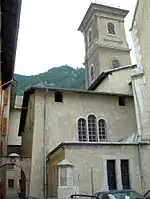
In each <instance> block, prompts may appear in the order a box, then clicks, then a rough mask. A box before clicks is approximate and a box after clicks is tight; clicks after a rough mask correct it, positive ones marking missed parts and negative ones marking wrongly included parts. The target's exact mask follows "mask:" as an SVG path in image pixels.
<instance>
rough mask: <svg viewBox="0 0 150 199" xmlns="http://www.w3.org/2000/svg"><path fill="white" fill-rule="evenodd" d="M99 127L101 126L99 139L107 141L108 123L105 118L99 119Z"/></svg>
mask: <svg viewBox="0 0 150 199" xmlns="http://www.w3.org/2000/svg"><path fill="white" fill-rule="evenodd" d="M98 128H99V141H106V140H107V125H106V122H105V120H104V119H100V120H99V121H98Z"/></svg>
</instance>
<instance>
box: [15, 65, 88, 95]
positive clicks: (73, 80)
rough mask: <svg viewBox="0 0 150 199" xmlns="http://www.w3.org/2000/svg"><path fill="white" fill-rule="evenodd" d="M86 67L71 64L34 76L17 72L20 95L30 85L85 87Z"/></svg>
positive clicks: (16, 77)
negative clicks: (73, 66) (74, 66)
mask: <svg viewBox="0 0 150 199" xmlns="http://www.w3.org/2000/svg"><path fill="white" fill-rule="evenodd" d="M84 73H85V71H84V68H77V69H74V68H72V67H70V66H67V65H66V66H60V67H55V68H52V69H50V70H48V71H47V72H45V73H41V74H38V75H33V76H24V75H18V74H15V75H14V78H15V79H16V80H17V81H18V82H19V85H18V92H17V94H18V95H23V93H24V90H25V89H26V88H27V87H30V86H38V87H52V88H53V87H55V88H71V89H85V77H84Z"/></svg>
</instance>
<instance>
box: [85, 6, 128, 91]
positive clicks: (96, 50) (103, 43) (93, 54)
mask: <svg viewBox="0 0 150 199" xmlns="http://www.w3.org/2000/svg"><path fill="white" fill-rule="evenodd" d="M108 22H112V23H113V24H114V26H115V31H116V35H110V34H108V28H107V23H108ZM89 31H91V32H92V34H91V36H92V41H91V43H89V41H88V36H89ZM84 41H85V66H86V67H85V69H86V88H88V87H89V86H90V85H91V83H92V82H91V81H90V75H89V74H90V67H91V64H93V65H94V67H95V78H96V77H97V76H99V74H100V73H101V72H103V71H104V70H106V69H110V68H112V66H111V61H112V59H118V60H119V61H120V64H121V65H122V66H125V65H130V64H131V60H130V51H129V47H128V43H127V41H126V35H125V29H124V18H123V16H119V15H115V14H114V13H113V12H112V13H111V12H109V13H108V12H107V11H106V12H105V9H104V10H103V11H100V12H99V11H98V8H97V11H95V12H94V13H93V15H92V17H91V19H90V20H89V21H88V23H87V24H85V30H84Z"/></svg>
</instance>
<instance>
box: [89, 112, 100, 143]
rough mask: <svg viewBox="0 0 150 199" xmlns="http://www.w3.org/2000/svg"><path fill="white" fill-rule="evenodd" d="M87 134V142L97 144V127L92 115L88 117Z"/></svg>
mask: <svg viewBox="0 0 150 199" xmlns="http://www.w3.org/2000/svg"><path fill="white" fill-rule="evenodd" d="M88 133H89V142H97V140H98V139H97V125H96V117H95V116H94V115H89V117H88Z"/></svg>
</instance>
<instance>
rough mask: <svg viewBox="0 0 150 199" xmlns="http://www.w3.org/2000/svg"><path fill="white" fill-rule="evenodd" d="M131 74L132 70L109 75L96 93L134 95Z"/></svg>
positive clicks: (118, 71)
mask: <svg viewBox="0 0 150 199" xmlns="http://www.w3.org/2000/svg"><path fill="white" fill-rule="evenodd" d="M131 73H132V68H127V69H123V70H116V71H114V72H112V73H111V74H109V75H108V76H107V77H106V79H105V80H104V81H103V82H102V83H101V84H100V85H98V86H97V88H96V89H95V91H97V92H106V93H107V92H108V93H115V92H117V93H120V94H129V95H133V92H132V86H131V76H130V74H131ZM118 82H119V83H118Z"/></svg>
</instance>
